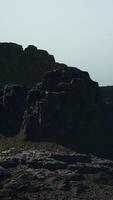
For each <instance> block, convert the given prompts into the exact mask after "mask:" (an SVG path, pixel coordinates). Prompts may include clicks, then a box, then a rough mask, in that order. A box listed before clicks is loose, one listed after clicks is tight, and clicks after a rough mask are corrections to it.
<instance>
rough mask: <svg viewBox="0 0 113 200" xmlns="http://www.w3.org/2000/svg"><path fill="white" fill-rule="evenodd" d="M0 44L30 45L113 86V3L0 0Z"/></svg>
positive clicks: (106, 0)
mask: <svg viewBox="0 0 113 200" xmlns="http://www.w3.org/2000/svg"><path fill="white" fill-rule="evenodd" d="M0 41H1V42H15V43H19V44H21V45H23V46H24V47H26V46H28V45H29V44H33V45H35V46H37V48H39V49H45V50H47V51H48V52H49V53H50V54H53V55H54V56H55V60H56V61H57V62H63V63H65V64H67V65H69V66H75V67H78V68H80V69H82V70H86V71H88V72H89V74H90V76H91V78H92V79H93V80H95V81H98V82H99V85H113V0H0Z"/></svg>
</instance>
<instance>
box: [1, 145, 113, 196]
mask: <svg viewBox="0 0 113 200" xmlns="http://www.w3.org/2000/svg"><path fill="white" fill-rule="evenodd" d="M112 177H113V161H112V160H108V159H103V158H100V157H96V156H93V155H86V154H79V153H75V152H71V151H67V152H66V151H65V152H64V151H59V150H58V151H55V152H51V151H42V150H40V151H38V150H36V149H31V150H28V151H25V150H20V151H19V152H17V153H15V149H11V150H9V151H4V152H1V153H0V198H1V199H2V200H10V199H12V200H15V199H17V200H21V199H26V200H35V199H36V200H37V199H39V200H42V199H55V200H56V199H60V200H63V199H67V200H70V199H71V200H75V199H77V200H79V199H83V200H85V199H87V200H95V199H96V200H105V199H109V200H110V199H112V197H113V180H112Z"/></svg>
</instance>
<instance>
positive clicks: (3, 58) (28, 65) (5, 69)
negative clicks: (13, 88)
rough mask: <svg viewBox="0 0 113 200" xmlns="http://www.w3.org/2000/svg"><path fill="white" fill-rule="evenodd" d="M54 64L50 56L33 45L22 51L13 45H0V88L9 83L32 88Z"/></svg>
mask: <svg viewBox="0 0 113 200" xmlns="http://www.w3.org/2000/svg"><path fill="white" fill-rule="evenodd" d="M55 64H56V63H55V59H54V57H53V56H52V55H49V54H48V52H47V51H44V50H40V49H37V48H36V47H35V46H33V45H29V46H28V47H27V48H25V49H23V47H22V46H21V45H18V44H15V43H0V75H1V77H0V87H3V86H4V85H5V84H9V83H13V84H22V85H24V86H27V87H32V86H33V85H34V84H36V83H37V82H38V81H41V79H42V77H43V75H44V73H45V72H47V71H48V70H52V69H54V67H55ZM26 76H27V78H26Z"/></svg>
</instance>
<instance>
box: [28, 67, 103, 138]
mask: <svg viewBox="0 0 113 200" xmlns="http://www.w3.org/2000/svg"><path fill="white" fill-rule="evenodd" d="M31 97H33V98H31ZM31 99H32V101H31ZM34 99H35V100H34ZM27 100H28V101H27V104H28V106H27V110H26V112H25V115H24V129H25V134H26V137H27V139H31V140H32V139H40V138H41V139H42V138H48V137H52V136H53V137H54V136H57V137H59V136H62V135H63V136H64V137H65V136H66V135H67V134H68V136H69V134H70V135H71V134H75V135H76V133H77V132H78V128H79V126H80V127H81V125H80V123H82V122H83V123H85V126H89V125H88V124H87V118H88V117H89V116H88V115H89V113H90V112H92V111H91V110H92V109H94V108H95V109H94V110H96V107H98V106H99V105H100V104H101V103H102V101H101V96H100V93H99V87H98V84H97V83H96V82H94V81H92V80H91V79H90V77H89V74H88V73H87V72H83V71H81V70H79V69H77V68H72V67H67V68H64V69H56V70H53V71H51V72H48V73H47V74H46V75H45V77H44V78H43V81H42V83H41V84H40V87H39V88H38V90H36V91H34V94H32V91H31V94H30V93H29V95H28V97H27ZM81 132H82V130H81Z"/></svg>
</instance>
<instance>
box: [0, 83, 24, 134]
mask: <svg viewBox="0 0 113 200" xmlns="http://www.w3.org/2000/svg"><path fill="white" fill-rule="evenodd" d="M26 94H27V89H26V88H25V87H23V86H21V85H6V86H5V87H4V90H3V91H2V96H1V110H0V121H1V124H0V131H1V133H5V134H8V135H9V136H10V135H13V134H14V135H15V134H16V133H18V132H19V131H20V126H21V123H22V117H23V113H24V111H25V108H26Z"/></svg>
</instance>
